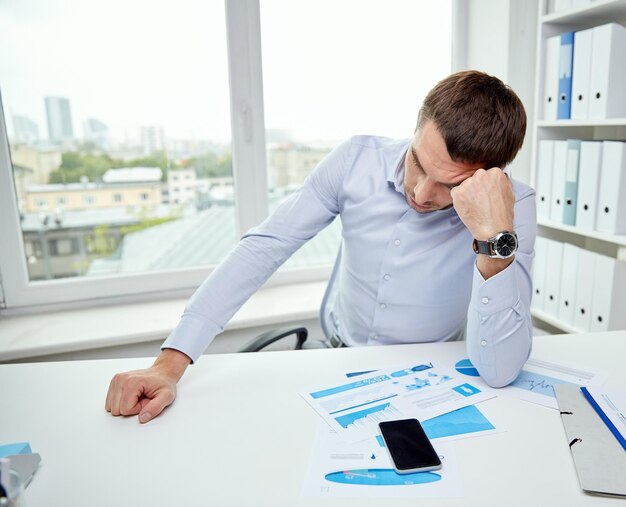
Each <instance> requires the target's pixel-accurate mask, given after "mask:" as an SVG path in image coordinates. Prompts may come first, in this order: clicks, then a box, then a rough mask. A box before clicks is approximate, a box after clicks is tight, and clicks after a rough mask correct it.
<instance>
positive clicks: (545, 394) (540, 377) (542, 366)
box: [455, 357, 608, 409]
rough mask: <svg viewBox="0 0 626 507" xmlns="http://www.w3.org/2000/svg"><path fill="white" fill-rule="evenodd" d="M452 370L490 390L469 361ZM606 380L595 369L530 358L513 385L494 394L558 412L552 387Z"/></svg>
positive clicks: (599, 383)
mask: <svg viewBox="0 0 626 507" xmlns="http://www.w3.org/2000/svg"><path fill="white" fill-rule="evenodd" d="M455 370H456V371H457V372H458V374H460V375H461V376H462V377H465V378H466V379H473V381H474V383H475V384H476V385H477V386H478V387H479V388H480V389H482V390H485V391H488V390H492V389H491V388H490V387H489V386H488V385H487V384H486V383H485V382H484V381H483V380H482V379H480V377H479V374H478V371H477V370H476V368H474V365H473V364H472V363H471V361H470V360H469V359H462V360H461V361H458V362H457V363H456V364H455ZM607 378H608V374H607V373H604V372H600V371H598V370H592V369H588V368H584V369H583V368H580V367H576V366H569V365H565V364H559V363H553V362H550V361H543V360H541V359H537V358H533V357H531V358H530V359H529V360H528V361H527V362H526V364H525V365H524V367H523V368H522V371H521V372H520V374H519V376H518V377H517V378H516V379H515V380H514V381H513V383H511V384H510V385H508V386H507V387H503V388H501V389H498V390H497V394H499V395H500V394H502V395H503V396H512V397H514V398H519V399H521V400H524V401H529V402H532V403H537V404H539V405H543V406H546V407H550V408H556V409H558V408H559V407H558V404H557V402H556V398H555V396H554V389H553V386H555V385H557V384H576V385H579V386H597V385H601V384H602V383H604V382H605V381H606V379H607ZM492 391H495V390H492Z"/></svg>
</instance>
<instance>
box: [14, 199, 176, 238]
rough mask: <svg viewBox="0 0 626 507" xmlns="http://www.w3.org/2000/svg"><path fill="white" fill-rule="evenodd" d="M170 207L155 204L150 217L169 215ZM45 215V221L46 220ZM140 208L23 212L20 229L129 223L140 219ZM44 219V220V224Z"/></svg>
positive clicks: (69, 227)
mask: <svg viewBox="0 0 626 507" xmlns="http://www.w3.org/2000/svg"><path fill="white" fill-rule="evenodd" d="M171 214H172V208H171V207H169V206H167V205H161V206H157V207H156V209H154V210H152V209H151V210H150V218H163V217H168V216H171ZM46 217H48V218H47V221H46ZM141 218H142V215H141V209H135V208H131V207H125V208H96V209H88V210H76V211H62V212H55V211H42V212H39V213H24V215H23V216H22V230H23V231H24V232H35V231H41V230H44V229H59V230H60V229H76V228H85V227H87V228H90V227H96V226H99V225H107V224H108V225H129V224H136V223H138V222H140V221H141ZM44 221H45V222H46V223H45V224H44Z"/></svg>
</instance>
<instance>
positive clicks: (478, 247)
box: [474, 231, 518, 259]
mask: <svg viewBox="0 0 626 507" xmlns="http://www.w3.org/2000/svg"><path fill="white" fill-rule="evenodd" d="M517 246H518V245H517V234H515V232H514V231H502V232H499V233H498V234H496V235H495V236H494V237H493V238H489V239H488V240H487V241H479V240H477V239H474V252H475V253H477V254H485V255H488V256H489V257H491V258H492V259H508V258H509V257H513V256H514V255H515V252H517Z"/></svg>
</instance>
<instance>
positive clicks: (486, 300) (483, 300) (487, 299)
mask: <svg viewBox="0 0 626 507" xmlns="http://www.w3.org/2000/svg"><path fill="white" fill-rule="evenodd" d="M481 302H482V304H484V305H486V304H487V303H489V298H487V297H485V298H482V299H481Z"/></svg>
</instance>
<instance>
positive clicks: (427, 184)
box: [414, 178, 441, 206]
mask: <svg viewBox="0 0 626 507" xmlns="http://www.w3.org/2000/svg"><path fill="white" fill-rule="evenodd" d="M414 193H415V197H414V199H415V202H416V203H417V204H419V205H420V206H427V205H428V204H431V203H436V202H438V200H440V199H441V195H440V194H441V185H440V184H439V183H437V182H436V181H433V180H431V179H430V178H425V179H424V180H423V181H421V182H419V183H418V184H417V185H415V189H414Z"/></svg>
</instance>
